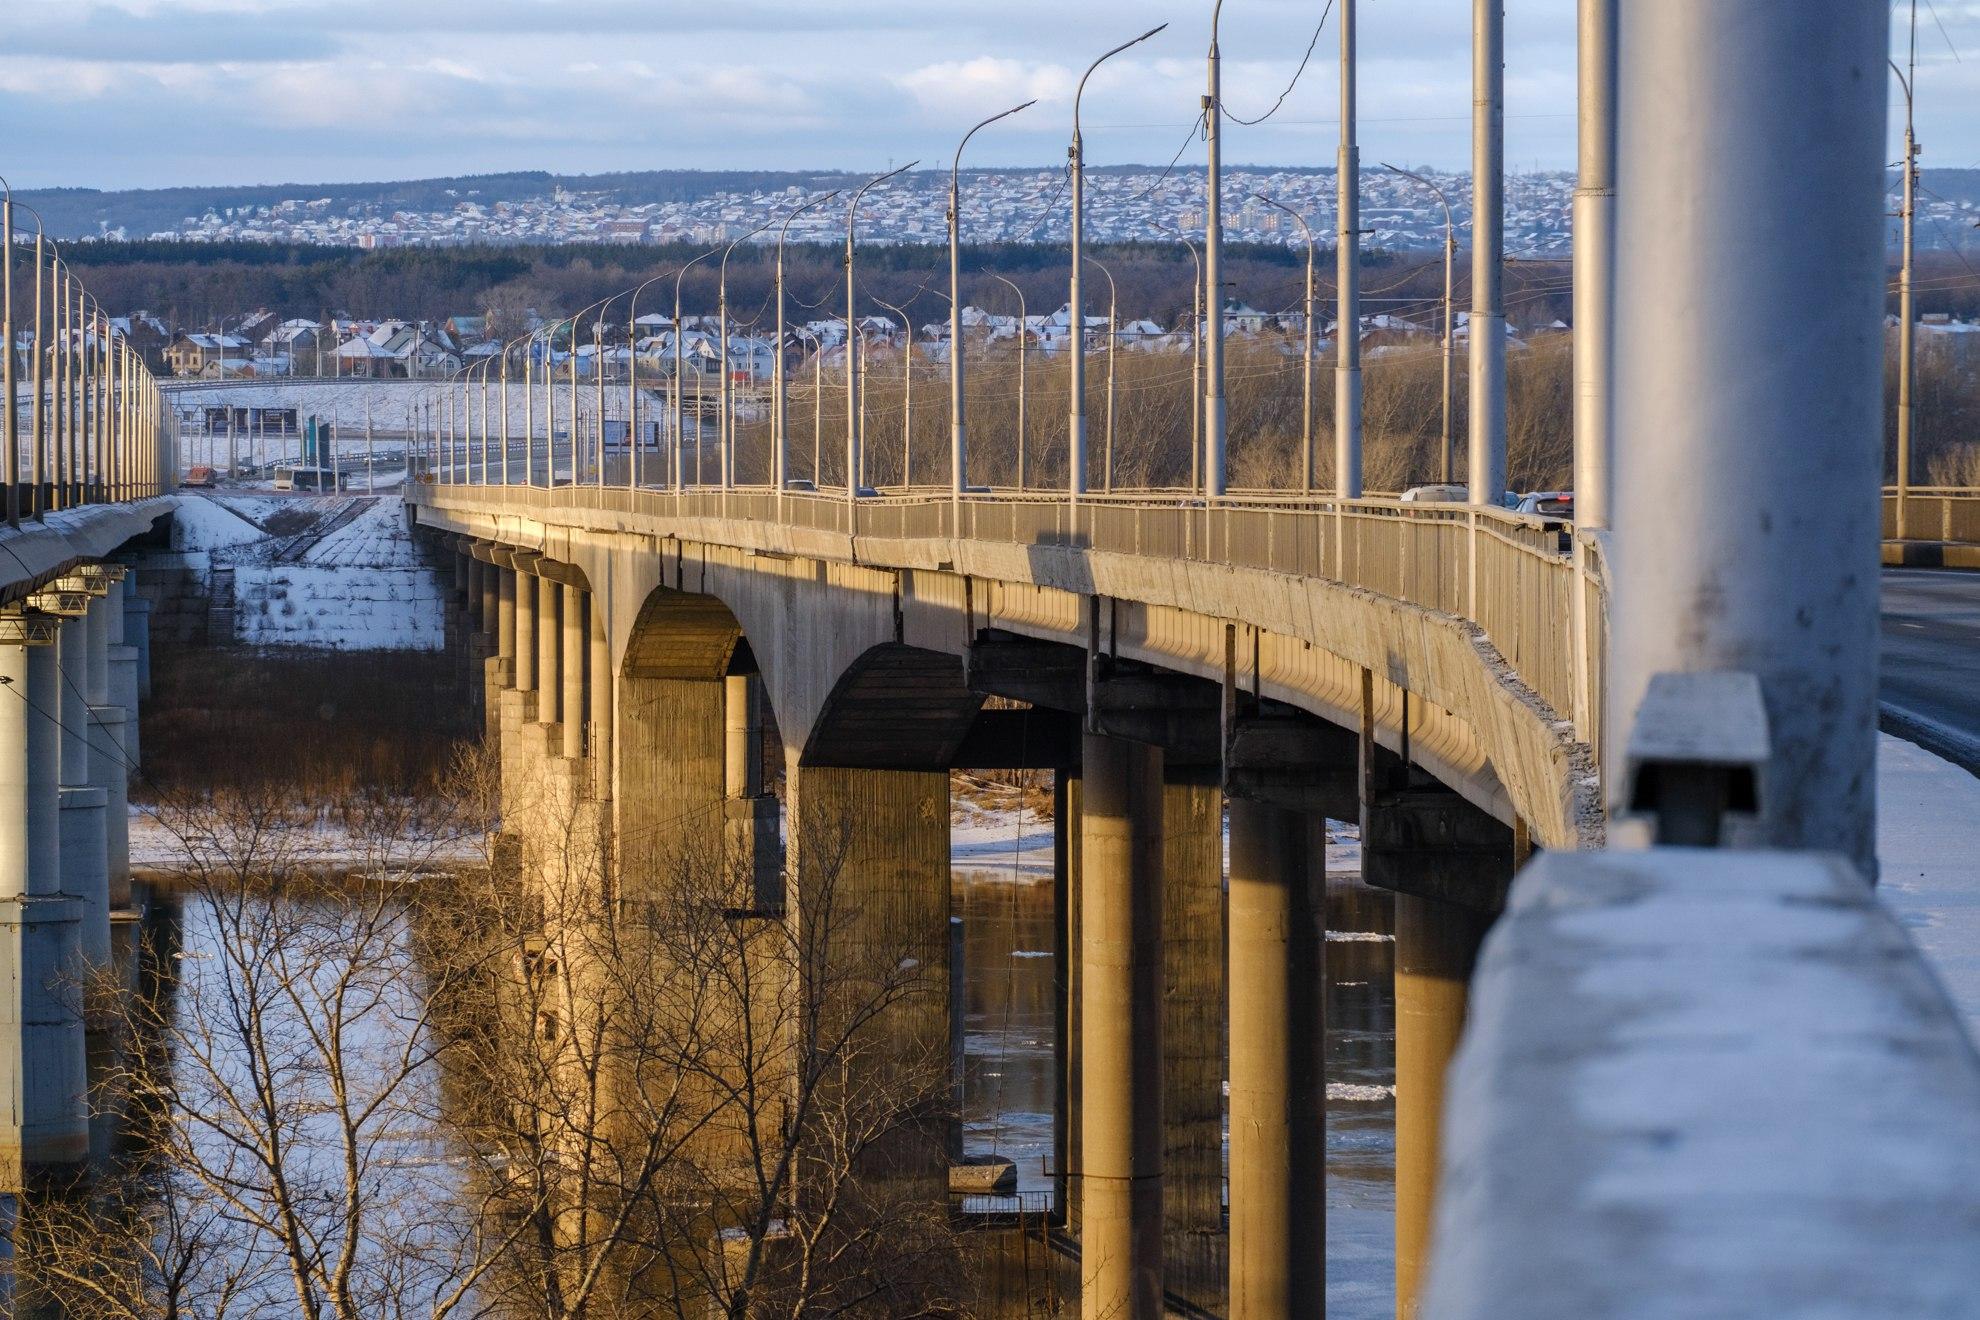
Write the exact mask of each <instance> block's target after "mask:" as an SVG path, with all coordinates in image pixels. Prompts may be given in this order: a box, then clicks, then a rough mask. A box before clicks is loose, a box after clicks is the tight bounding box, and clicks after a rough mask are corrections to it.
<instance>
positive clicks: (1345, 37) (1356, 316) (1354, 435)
mask: <svg viewBox="0 0 1980 1320" xmlns="http://www.w3.org/2000/svg"><path fill="white" fill-rule="evenodd" d="M1340 3H1341V16H1340V28H1341V154H1340V160H1339V162H1338V164H1337V166H1336V168H1335V171H1334V179H1335V185H1336V188H1337V190H1338V199H1339V200H1338V201H1337V203H1336V205H1335V207H1334V216H1335V219H1336V220H1337V222H1338V226H1339V228H1338V237H1337V238H1336V241H1335V243H1334V272H1335V273H1334V295H1335V297H1336V298H1337V299H1338V300H1339V302H1340V312H1339V314H1338V315H1337V316H1335V318H1334V320H1335V323H1336V327H1337V328H1336V333H1335V343H1334V495H1335V496H1336V498H1339V499H1344V500H1358V499H1360V498H1361V148H1360V147H1359V146H1357V145H1356V143H1355V138H1354V114H1355V107H1354V75H1355V68H1354V0H1340ZM1311 241H1312V240H1311V238H1310V237H1309V239H1308V242H1309V244H1310V243H1311ZM1308 250H1309V251H1311V248H1310V247H1309V249H1308ZM1312 480H1313V472H1312V462H1311V460H1310V459H1309V460H1308V463H1307V484H1308V489H1311V488H1312Z"/></svg>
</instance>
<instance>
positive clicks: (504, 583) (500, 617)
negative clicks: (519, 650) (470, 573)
mask: <svg viewBox="0 0 1980 1320" xmlns="http://www.w3.org/2000/svg"><path fill="white" fill-rule="evenodd" d="M495 577H496V583H497V590H498V592H499V594H498V595H497V596H496V599H495V609H496V620H495V654H496V655H497V656H499V657H500V658H501V659H503V660H507V661H509V662H510V663H511V665H513V664H514V662H515V658H516V575H515V572H514V571H513V570H511V569H506V568H498V569H496V570H495ZM513 672H514V671H513V670H511V673H513Z"/></svg>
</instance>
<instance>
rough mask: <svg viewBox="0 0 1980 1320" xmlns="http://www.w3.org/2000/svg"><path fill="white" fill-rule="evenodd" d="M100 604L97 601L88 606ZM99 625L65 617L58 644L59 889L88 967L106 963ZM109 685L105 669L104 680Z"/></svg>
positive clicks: (107, 917) (83, 618)
mask: <svg viewBox="0 0 1980 1320" xmlns="http://www.w3.org/2000/svg"><path fill="white" fill-rule="evenodd" d="M97 608H98V604H97V602H96V601H95V600H92V601H91V603H90V611H91V612H93V611H95V610H96V609H97ZM101 637H102V634H101V631H100V627H99V626H97V625H95V624H92V622H91V620H90V617H89V613H84V614H83V615H81V616H78V617H74V618H64V619H63V620H62V624H61V630H60V633H59V635H58V641H57V643H56V652H57V658H58V663H59V665H60V675H59V677H60V682H61V704H60V707H59V709H60V710H61V721H62V739H61V742H62V750H61V758H62V789H61V794H60V799H59V809H58V824H57V832H58V834H59V836H60V839H61V843H60V854H59V855H60V867H61V892H62V893H64V894H66V895H68V896H69V897H71V898H74V899H76V900H77V901H78V905H79V906H78V909H77V915H78V919H79V921H80V923H81V924H80V928H79V930H78V939H79V948H80V950H81V954H82V958H83V964H84V966H85V967H87V969H88V970H89V971H91V972H99V971H101V970H103V969H104V968H105V967H108V966H109V965H110V863H109V853H108V850H107V845H106V841H105V837H104V820H103V807H104V801H105V794H104V792H103V790H102V789H101V788H97V787H94V786H93V784H94V781H95V778H96V773H97V767H96V765H95V764H94V762H95V761H98V760H101V759H103V758H104V754H103V753H102V752H101V751H92V749H91V747H90V743H91V741H92V740H94V739H100V738H101V737H102V736H103V735H102V734H101V733H100V732H98V731H96V730H95V728H94V727H93V721H92V719H91V715H90V703H89V700H88V693H89V691H90V688H91V671H92V670H93V669H94V668H95V667H96V666H95V664H94V661H93V659H92V656H91V652H92V651H93V650H97V649H100V648H99V647H98V646H97V645H96V643H97V642H98V641H99V639H101ZM100 686H108V674H107V669H106V670H105V678H104V682H103V683H102V684H101V685H100Z"/></svg>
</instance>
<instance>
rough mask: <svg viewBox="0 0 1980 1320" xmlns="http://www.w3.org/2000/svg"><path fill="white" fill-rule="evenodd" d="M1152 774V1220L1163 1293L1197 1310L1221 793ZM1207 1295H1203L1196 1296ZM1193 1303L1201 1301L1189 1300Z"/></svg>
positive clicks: (1211, 1167)
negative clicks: (1155, 1053)
mask: <svg viewBox="0 0 1980 1320" xmlns="http://www.w3.org/2000/svg"><path fill="white" fill-rule="evenodd" d="M1221 780H1222V769H1221V767H1218V766H1215V765H1208V766H1195V765H1177V764H1175V763H1173V762H1171V761H1169V760H1167V759H1166V758H1165V759H1164V762H1163V766H1162V781H1163V782H1162V1055H1163V1064H1162V1108H1163V1129H1164V1138H1163V1151H1162V1219H1163V1225H1164V1233H1163V1238H1164V1243H1163V1247H1164V1250H1163V1264H1164V1273H1165V1275H1166V1277H1167V1280H1168V1282H1167V1287H1168V1291H1170V1292H1172V1293H1175V1294H1177V1295H1179V1296H1182V1297H1184V1298H1186V1299H1187V1300H1189V1301H1190V1302H1192V1303H1194V1304H1196V1305H1197V1306H1200V1307H1202V1308H1204V1309H1205V1310H1206V1311H1212V1312H1214V1311H1220V1310H1222V1309H1223V1302H1224V1296H1223V1290H1222V1289H1221V1288H1220V1287H1214V1286H1213V1285H1215V1284H1216V1283H1217V1282H1218V1280H1219V1278H1220V1276H1221V1274H1222V1271H1221V1270H1220V1269H1219V1268H1218V1266H1219V1264H1220V1261H1219V1259H1218V1257H1219V1256H1220V1255H1221V1251H1222V1242H1221V1238H1222V1235H1223V1227H1224V1140H1223V1137H1224V792H1223V787H1222V783H1221ZM1206 1287H1211V1291H1210V1292H1204V1289H1205V1288H1206ZM1199 1294H1201V1295H1199Z"/></svg>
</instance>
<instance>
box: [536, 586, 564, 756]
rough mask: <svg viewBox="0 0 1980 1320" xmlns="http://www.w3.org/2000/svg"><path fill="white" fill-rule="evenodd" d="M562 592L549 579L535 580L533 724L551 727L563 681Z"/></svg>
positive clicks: (555, 716) (561, 692)
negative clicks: (560, 607) (534, 697)
mask: <svg viewBox="0 0 1980 1320" xmlns="http://www.w3.org/2000/svg"><path fill="white" fill-rule="evenodd" d="M562 594H563V593H562V591H561V590H560V589H559V587H558V585H557V584H556V583H555V582H552V581H551V580H550V579H549V578H546V577H539V578H538V579H537V580H536V722H537V723H538V724H555V723H556V722H557V707H558V703H559V702H561V701H562V700H563V695H564V680H563V675H562V671H561V669H560V666H559V664H558V659H559V657H560V656H561V655H562V654H563V634H562V633H561V632H560V631H559V629H558V617H559V615H560V614H561V613H562V611H560V610H559V609H558V604H559V601H560V598H561V597H562Z"/></svg>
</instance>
